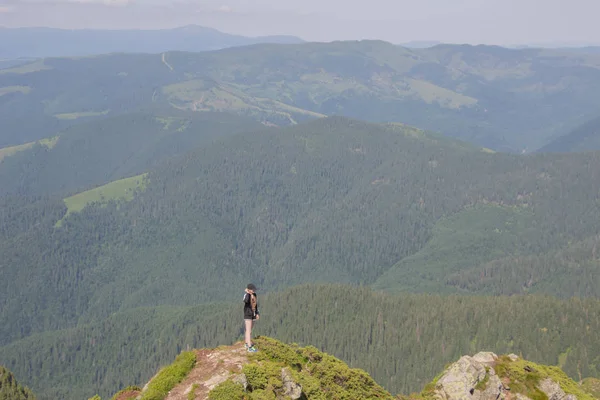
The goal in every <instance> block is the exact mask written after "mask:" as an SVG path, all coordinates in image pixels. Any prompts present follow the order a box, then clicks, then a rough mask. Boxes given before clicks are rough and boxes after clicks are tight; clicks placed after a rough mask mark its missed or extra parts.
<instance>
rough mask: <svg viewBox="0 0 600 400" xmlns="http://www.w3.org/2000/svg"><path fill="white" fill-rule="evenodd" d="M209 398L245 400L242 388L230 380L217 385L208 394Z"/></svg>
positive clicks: (212, 399)
mask: <svg viewBox="0 0 600 400" xmlns="http://www.w3.org/2000/svg"><path fill="white" fill-rule="evenodd" d="M208 398H209V400H245V399H246V396H245V395H244V388H243V387H242V385H240V384H239V383H235V382H233V381H231V380H226V381H225V382H223V383H221V384H219V385H217V386H216V387H215V388H214V389H213V390H211V391H210V393H209V394H208Z"/></svg>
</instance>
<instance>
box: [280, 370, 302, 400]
mask: <svg viewBox="0 0 600 400" xmlns="http://www.w3.org/2000/svg"><path fill="white" fill-rule="evenodd" d="M281 380H282V382H283V394H284V395H285V396H289V397H290V398H291V399H292V400H298V399H300V398H301V397H302V386H300V385H299V384H298V383H296V382H295V381H294V378H293V377H292V374H291V373H290V371H289V370H288V369H287V368H282V369H281Z"/></svg>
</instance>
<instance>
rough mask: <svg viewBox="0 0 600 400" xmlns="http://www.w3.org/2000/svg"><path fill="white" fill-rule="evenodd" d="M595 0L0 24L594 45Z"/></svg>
mask: <svg viewBox="0 0 600 400" xmlns="http://www.w3.org/2000/svg"><path fill="white" fill-rule="evenodd" d="M598 15H600V0H410V1H408V0H361V1H356V0H0V26H4V27H23V26H45V27H56V28H67V29H79V28H99V29H164V28H173V27H178V26H183V25H190V24H196V25H203V26H208V27H212V28H216V29H219V30H221V31H224V32H228V33H235V34H242V35H246V36H260V35H274V34H288V35H296V36H299V37H301V38H303V39H305V40H309V41H331V40H350V39H353V40H354V39H381V40H386V41H390V42H393V43H406V42H410V41H441V42H447V43H472V44H478V43H486V44H500V45H514V44H516V45H521V44H600V24H597V23H596V19H597V16H598Z"/></svg>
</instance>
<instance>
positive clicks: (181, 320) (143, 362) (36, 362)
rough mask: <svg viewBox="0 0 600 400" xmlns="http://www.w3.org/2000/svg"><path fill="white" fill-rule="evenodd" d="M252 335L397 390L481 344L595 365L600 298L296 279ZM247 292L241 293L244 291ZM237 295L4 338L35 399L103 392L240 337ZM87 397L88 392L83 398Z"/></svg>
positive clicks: (265, 305)
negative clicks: (330, 359) (301, 349)
mask: <svg viewBox="0 0 600 400" xmlns="http://www.w3.org/2000/svg"><path fill="white" fill-rule="evenodd" d="M259 301H260V303H261V315H262V317H261V319H260V321H259V322H258V323H257V326H256V328H255V334H257V335H267V336H271V337H277V338H278V339H279V340H282V341H284V342H288V343H298V344H300V345H313V346H315V347H317V348H319V349H320V350H323V351H326V352H328V353H330V354H332V355H334V356H336V357H339V358H340V359H342V360H344V361H345V362H347V363H348V365H349V366H351V367H357V368H361V369H364V370H365V371H367V372H368V373H369V374H370V375H371V376H372V377H373V378H374V379H375V381H376V382H378V383H379V384H381V385H383V387H385V388H386V389H387V390H388V391H390V392H391V393H405V394H409V393H411V392H419V391H421V390H422V389H423V386H424V385H425V384H426V383H428V382H429V381H431V380H432V379H433V378H434V377H435V376H436V375H437V374H438V373H439V372H440V371H441V370H442V369H443V367H444V365H446V364H448V363H450V362H453V361H455V360H457V359H458V358H460V357H461V356H462V355H463V354H473V353H475V352H478V351H493V352H497V353H515V354H518V355H520V356H521V357H523V358H526V359H529V360H531V361H534V362H539V363H544V364H548V365H559V366H560V367H561V368H562V369H564V371H565V372H567V373H568V374H569V376H571V377H572V378H573V379H575V380H576V381H579V380H580V379H583V378H586V377H590V376H596V377H598V376H600V374H599V373H600V371H599V369H598V368H599V366H600V364H599V362H600V317H599V316H600V302H599V301H598V300H597V299H576V298H573V299H569V300H559V299H556V298H554V297H551V296H541V295H518V296H511V297H504V296H503V297H491V296H462V295H450V296H442V295H433V294H401V295H389V294H385V293H381V292H377V291H373V290H371V289H368V288H365V287H355V286H346V285H301V286H297V287H293V288H291V289H286V290H284V291H281V292H275V293H269V294H267V295H264V296H260V298H259ZM240 303H241V301H240ZM240 310H241V305H240V304H231V305H229V304H214V303H207V304H204V305H201V306H195V307H182V308H173V307H159V308H143V309H135V310H130V311H127V312H124V313H119V314H115V315H113V316H111V317H109V318H107V319H104V320H99V321H94V322H92V323H90V324H84V325H81V326H79V327H77V328H71V329H68V330H62V331H57V332H49V333H43V334H36V335H33V336H31V337H28V338H26V339H22V340H19V341H16V342H14V343H13V344H11V345H9V346H5V347H2V348H0V359H1V360H3V362H5V363H6V364H7V365H8V367H9V368H10V369H12V370H13V371H15V373H18V374H19V376H20V377H21V379H22V380H25V381H27V382H29V383H30V385H31V387H32V388H34V390H35V393H36V394H37V395H38V398H40V399H55V398H64V399H81V398H88V397H91V396H93V395H94V394H95V393H99V394H100V395H101V396H102V398H105V397H106V396H109V395H112V393H115V392H116V391H118V390H119V389H122V388H125V387H127V386H130V385H143V384H144V383H145V382H147V381H148V379H150V377H152V376H153V375H154V374H155V373H156V372H157V371H158V369H159V368H160V367H161V366H163V365H165V364H168V363H170V362H171V361H172V360H173V359H174V358H175V356H176V355H177V354H179V353H180V352H181V351H184V350H189V349H193V348H203V347H216V346H219V345H223V344H225V345H227V344H231V343H233V342H234V341H236V340H239V339H241V338H242V337H243V331H242V329H243V328H242V327H243V322H242V321H241V319H240V312H241V311H240ZM86 396H87V397H86Z"/></svg>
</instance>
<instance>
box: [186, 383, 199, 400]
mask: <svg viewBox="0 0 600 400" xmlns="http://www.w3.org/2000/svg"><path fill="white" fill-rule="evenodd" d="M198 386H199V385H198V384H197V383H194V384H193V385H192V389H191V390H190V392H189V393H188V396H187V398H188V400H195V399H196V390H197V389H198Z"/></svg>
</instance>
